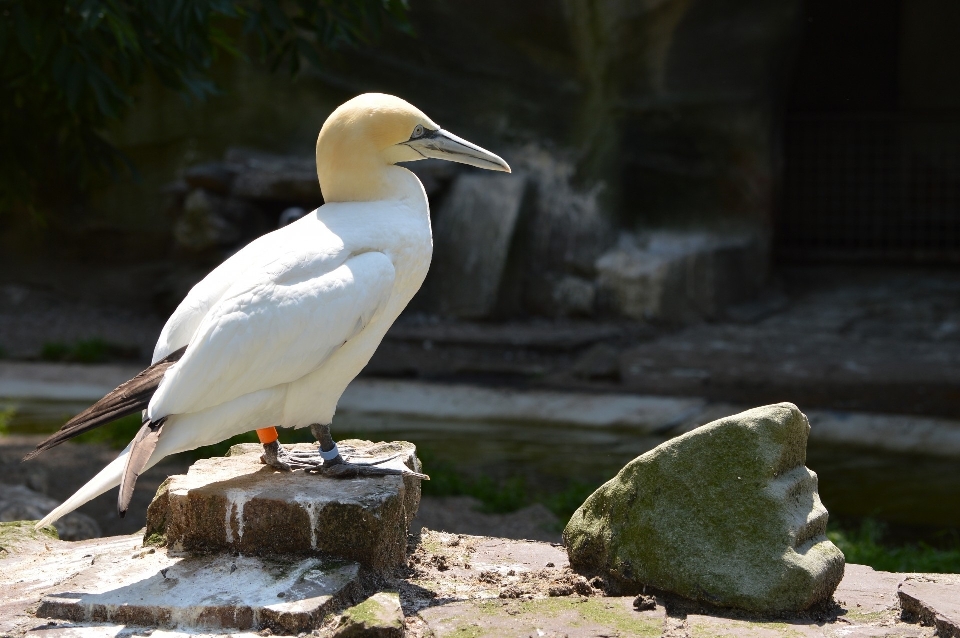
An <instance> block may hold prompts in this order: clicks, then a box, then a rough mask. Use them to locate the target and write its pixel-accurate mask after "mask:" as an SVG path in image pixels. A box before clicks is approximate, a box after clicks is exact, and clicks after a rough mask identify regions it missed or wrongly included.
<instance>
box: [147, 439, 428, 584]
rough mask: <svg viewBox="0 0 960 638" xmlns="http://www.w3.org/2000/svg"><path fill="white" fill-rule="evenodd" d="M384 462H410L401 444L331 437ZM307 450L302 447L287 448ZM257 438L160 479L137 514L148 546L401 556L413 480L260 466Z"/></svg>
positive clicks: (416, 486) (393, 561) (364, 558)
mask: <svg viewBox="0 0 960 638" xmlns="http://www.w3.org/2000/svg"><path fill="white" fill-rule="evenodd" d="M340 445H341V447H343V448H344V449H346V446H352V447H354V448H355V451H356V453H357V454H369V455H371V456H373V457H382V456H389V455H390V454H395V453H399V454H400V457H398V458H397V459H395V460H394V461H391V462H390V463H392V464H399V463H403V464H406V466H407V467H410V468H411V469H417V468H419V461H417V458H416V453H415V450H416V448H415V447H414V446H413V444H411V443H405V442H401V443H376V444H374V443H371V442H369V441H341V442H340ZM290 447H292V448H294V449H298V448H299V449H304V450H306V449H315V447H316V446H314V445H310V444H299V445H297V446H290ZM261 453H262V448H261V446H260V445H259V444H243V445H237V446H234V447H233V448H231V450H230V455H229V456H227V457H220V458H211V459H203V460H200V461H197V462H196V463H194V464H193V465H192V466H191V467H190V470H189V471H188V472H187V474H185V475H184V474H181V475H177V476H172V477H170V478H169V479H168V480H167V482H165V484H164V485H163V486H162V487H161V489H160V490H159V491H158V492H157V497H156V498H155V499H154V502H153V503H152V504H151V505H150V509H149V510H148V512H147V531H146V535H145V536H144V538H145V540H147V541H148V542H157V543H165V544H167V545H168V546H170V547H171V548H174V549H176V550H184V551H199V552H211V551H229V552H239V553H241V554H245V555H276V554H290V555H304V554H308V555H326V556H333V557H337V558H342V559H345V560H355V561H358V562H360V563H362V564H364V565H366V566H368V567H370V568H372V569H375V570H386V569H390V568H392V567H394V566H396V565H398V564H401V563H402V562H403V560H404V553H405V551H406V541H407V529H408V528H409V525H410V521H411V520H412V519H413V517H414V516H415V515H416V512H417V506H418V504H419V502H420V482H419V481H418V480H417V479H414V478H410V477H400V476H383V477H373V478H355V479H334V478H325V477H323V476H320V475H317V474H307V473H305V472H302V471H296V472H278V471H276V470H274V469H273V468H270V467H267V466H265V465H263V464H262V463H261V462H260V455H261Z"/></svg>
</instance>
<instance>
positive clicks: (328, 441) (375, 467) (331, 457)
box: [310, 423, 430, 480]
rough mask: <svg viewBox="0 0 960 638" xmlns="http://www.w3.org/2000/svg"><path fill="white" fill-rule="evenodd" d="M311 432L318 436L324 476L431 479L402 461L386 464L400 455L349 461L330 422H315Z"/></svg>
mask: <svg viewBox="0 0 960 638" xmlns="http://www.w3.org/2000/svg"><path fill="white" fill-rule="evenodd" d="M310 432H311V433H312V434H313V436H314V437H316V439H317V442H318V443H319V444H320V456H321V457H322V458H323V467H322V468H321V470H320V471H321V472H322V473H323V475H324V476H331V477H335V478H352V477H355V476H394V475H396V476H414V477H416V478H419V479H422V480H430V477H429V476H427V475H426V474H421V473H420V472H414V471H413V470H411V469H409V468H407V467H406V466H405V465H403V464H402V463H397V464H396V465H394V466H384V465H383V464H384V463H386V462H387V461H392V460H393V459H395V458H397V457H398V456H400V454H399V453H398V454H394V455H392V456H388V457H384V458H379V459H372V460H369V461H348V460H346V459H344V458H343V456H341V455H340V449H339V448H338V447H337V443H336V441H334V440H333V436H332V435H331V434H330V424H329V423H327V424H320V423H314V424H312V425H311V426H310Z"/></svg>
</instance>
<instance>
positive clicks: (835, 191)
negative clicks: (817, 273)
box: [775, 114, 960, 262]
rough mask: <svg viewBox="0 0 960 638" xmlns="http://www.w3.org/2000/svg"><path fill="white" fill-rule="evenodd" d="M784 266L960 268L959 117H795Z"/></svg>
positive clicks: (779, 233) (782, 229)
mask: <svg viewBox="0 0 960 638" xmlns="http://www.w3.org/2000/svg"><path fill="white" fill-rule="evenodd" d="M784 154H785V166H784V168H785V174H784V189H783V203H782V206H781V214H780V216H779V219H778V223H777V227H776V235H775V241H776V245H777V249H778V254H779V256H780V257H781V258H783V259H786V260H804V261H806V260H821V259H844V260H857V259H865V260H866V259H871V260H883V261H933V262H937V261H939V262H947V261H949V262H960V117H957V116H956V115H954V116H953V117H950V118H947V117H943V116H940V117H930V116H920V115H912V116H911V115H904V114H895V115H888V114H883V115H863V114H850V115H808V116H793V117H790V118H788V120H787V123H786V130H785V135H784Z"/></svg>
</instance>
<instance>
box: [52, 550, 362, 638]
mask: <svg viewBox="0 0 960 638" xmlns="http://www.w3.org/2000/svg"><path fill="white" fill-rule="evenodd" d="M150 552H151V550H147V551H146V552H141V553H140V554H139V556H140V558H139V559H138V560H130V559H127V560H123V559H121V560H117V561H101V562H99V563H96V562H94V563H93V564H92V565H91V566H90V567H89V568H88V569H85V570H83V571H81V572H80V573H78V574H76V575H75V576H73V577H72V578H69V579H66V580H65V581H63V582H61V583H58V585H57V587H56V588H55V589H54V590H53V591H52V592H51V593H49V594H47V595H46V596H44V597H43V599H42V600H41V602H40V606H39V608H38V609H37V616H39V617H41V618H58V619H62V620H69V621H73V622H119V623H124V624H128V625H137V626H141V627H167V628H177V627H200V628H209V629H241V630H245V629H261V628H271V629H274V630H278V631H283V632H286V633H297V632H301V631H309V630H311V629H313V628H314V627H316V626H317V625H318V624H319V623H320V621H321V619H322V618H323V615H324V614H325V613H327V612H329V611H331V610H333V609H334V608H336V607H338V606H340V605H342V604H344V603H345V602H346V601H349V600H350V599H351V598H352V597H354V596H356V595H357V594H358V592H359V590H360V585H359V580H358V577H359V569H360V567H359V565H358V564H357V563H344V562H332V561H329V560H324V559H320V558H306V559H297V560H289V559H288V560H271V559H264V558H258V557H249V556H236V557H234V556H229V555H224V554H217V555H211V556H198V557H177V556H175V555H171V554H169V553H167V552H165V551H163V550H160V551H153V552H152V553H150Z"/></svg>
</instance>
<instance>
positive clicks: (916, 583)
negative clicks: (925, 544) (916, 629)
mask: <svg viewBox="0 0 960 638" xmlns="http://www.w3.org/2000/svg"><path fill="white" fill-rule="evenodd" d="M897 596H898V597H899V599H900V606H901V607H902V608H903V612H904V614H905V615H907V616H912V617H914V618H916V619H917V620H919V621H920V623H921V624H923V625H925V626H928V627H934V628H935V629H936V631H937V636H939V637H940V638H960V576H958V575H956V574H926V575H923V576H919V575H911V576H908V577H907V578H906V579H905V580H904V581H903V582H902V583H900V587H898V588H897Z"/></svg>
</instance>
